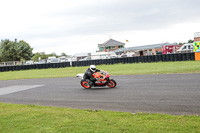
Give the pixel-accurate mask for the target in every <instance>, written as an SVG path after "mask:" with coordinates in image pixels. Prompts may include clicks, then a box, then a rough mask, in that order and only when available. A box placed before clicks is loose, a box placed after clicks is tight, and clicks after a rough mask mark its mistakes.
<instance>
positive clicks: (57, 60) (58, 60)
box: [50, 58, 60, 63]
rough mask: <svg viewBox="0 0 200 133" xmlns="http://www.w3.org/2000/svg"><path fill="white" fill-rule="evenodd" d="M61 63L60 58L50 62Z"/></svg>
mask: <svg viewBox="0 0 200 133" xmlns="http://www.w3.org/2000/svg"><path fill="white" fill-rule="evenodd" d="M59 62H60V59H58V58H53V59H51V61H50V63H59Z"/></svg>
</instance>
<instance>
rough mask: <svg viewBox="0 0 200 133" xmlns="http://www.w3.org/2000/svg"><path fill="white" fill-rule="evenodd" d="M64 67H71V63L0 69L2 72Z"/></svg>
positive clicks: (4, 67)
mask: <svg viewBox="0 0 200 133" xmlns="http://www.w3.org/2000/svg"><path fill="white" fill-rule="evenodd" d="M64 67H70V62H62V63H48V64H31V65H16V66H3V67H0V72H5V71H19V70H29V69H47V68H64Z"/></svg>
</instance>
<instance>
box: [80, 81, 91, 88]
mask: <svg viewBox="0 0 200 133" xmlns="http://www.w3.org/2000/svg"><path fill="white" fill-rule="evenodd" d="M81 86H82V87H83V88H85V89H89V88H91V86H90V85H89V83H88V82H87V81H85V80H81Z"/></svg>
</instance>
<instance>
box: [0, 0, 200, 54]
mask: <svg viewBox="0 0 200 133" xmlns="http://www.w3.org/2000/svg"><path fill="white" fill-rule="evenodd" d="M0 5H1V6H0V17H1V19H0V39H1V40H4V39H9V40H13V41H14V39H15V38H16V39H18V40H24V41H26V42H27V43H29V44H30V45H31V47H33V48H34V50H33V52H34V53H35V52H45V53H52V52H55V53H56V54H58V55H59V54H61V53H62V52H64V53H66V54H70V55H73V54H75V53H84V52H95V51H96V50H98V47H97V45H98V44H102V43H104V42H105V41H107V40H108V39H109V38H110V37H111V38H112V39H115V40H117V41H120V42H123V43H126V40H129V42H128V43H126V45H125V46H126V47H133V46H142V45H148V44H157V43H165V42H169V43H174V42H187V41H188V40H189V39H193V38H194V33H195V32H200V0H0Z"/></svg>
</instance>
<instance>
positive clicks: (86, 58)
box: [79, 57, 89, 61]
mask: <svg viewBox="0 0 200 133" xmlns="http://www.w3.org/2000/svg"><path fill="white" fill-rule="evenodd" d="M85 60H89V58H88V57H85V58H83V59H80V60H79V61H85Z"/></svg>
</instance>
